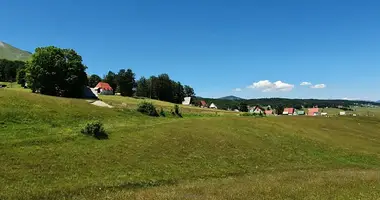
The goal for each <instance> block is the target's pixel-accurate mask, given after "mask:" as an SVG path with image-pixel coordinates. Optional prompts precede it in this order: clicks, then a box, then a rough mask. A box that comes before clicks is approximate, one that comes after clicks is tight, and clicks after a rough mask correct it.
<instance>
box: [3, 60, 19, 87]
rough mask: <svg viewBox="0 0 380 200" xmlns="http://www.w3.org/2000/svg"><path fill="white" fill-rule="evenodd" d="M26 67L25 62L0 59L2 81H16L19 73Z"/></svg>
mask: <svg viewBox="0 0 380 200" xmlns="http://www.w3.org/2000/svg"><path fill="white" fill-rule="evenodd" d="M24 67H25V62H23V61H10V60H5V59H0V81H3V82H14V81H16V77H17V72H18V71H19V70H21V69H23V68H24Z"/></svg>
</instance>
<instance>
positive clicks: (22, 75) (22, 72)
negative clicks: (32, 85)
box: [17, 69, 26, 87]
mask: <svg viewBox="0 0 380 200" xmlns="http://www.w3.org/2000/svg"><path fill="white" fill-rule="evenodd" d="M25 76H26V72H25V69H20V70H18V72H17V83H18V84H20V85H21V86H22V87H24V86H25V83H26V80H25Z"/></svg>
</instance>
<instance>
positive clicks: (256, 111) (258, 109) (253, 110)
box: [249, 105, 265, 114]
mask: <svg viewBox="0 0 380 200" xmlns="http://www.w3.org/2000/svg"><path fill="white" fill-rule="evenodd" d="M249 112H250V113H254V114H260V113H261V114H264V113H265V109H264V108H262V107H260V106H258V105H257V106H254V107H251V108H250V109H249Z"/></svg>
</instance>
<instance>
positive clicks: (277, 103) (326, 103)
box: [198, 97, 380, 110]
mask: <svg viewBox="0 0 380 200" xmlns="http://www.w3.org/2000/svg"><path fill="white" fill-rule="evenodd" d="M198 99H199V100H205V101H206V102H213V103H215V104H216V105H217V106H218V108H220V109H225V110H227V109H232V110H234V109H239V108H240V105H241V103H242V102H244V104H246V105H249V106H255V105H261V106H268V105H269V106H271V107H272V108H284V107H292V108H296V109H302V108H313V107H315V106H318V107H320V108H325V107H329V108H340V109H342V108H349V107H350V106H355V105H358V106H360V105H361V104H372V105H380V104H379V103H375V102H367V101H350V100H339V99H338V100H334V99H286V98H260V99H248V100H225V99H210V98H201V97H199V98H198Z"/></svg>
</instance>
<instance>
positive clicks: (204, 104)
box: [201, 100, 207, 108]
mask: <svg viewBox="0 0 380 200" xmlns="http://www.w3.org/2000/svg"><path fill="white" fill-rule="evenodd" d="M201 108H207V103H206V101H203V100H202V101H201Z"/></svg>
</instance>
